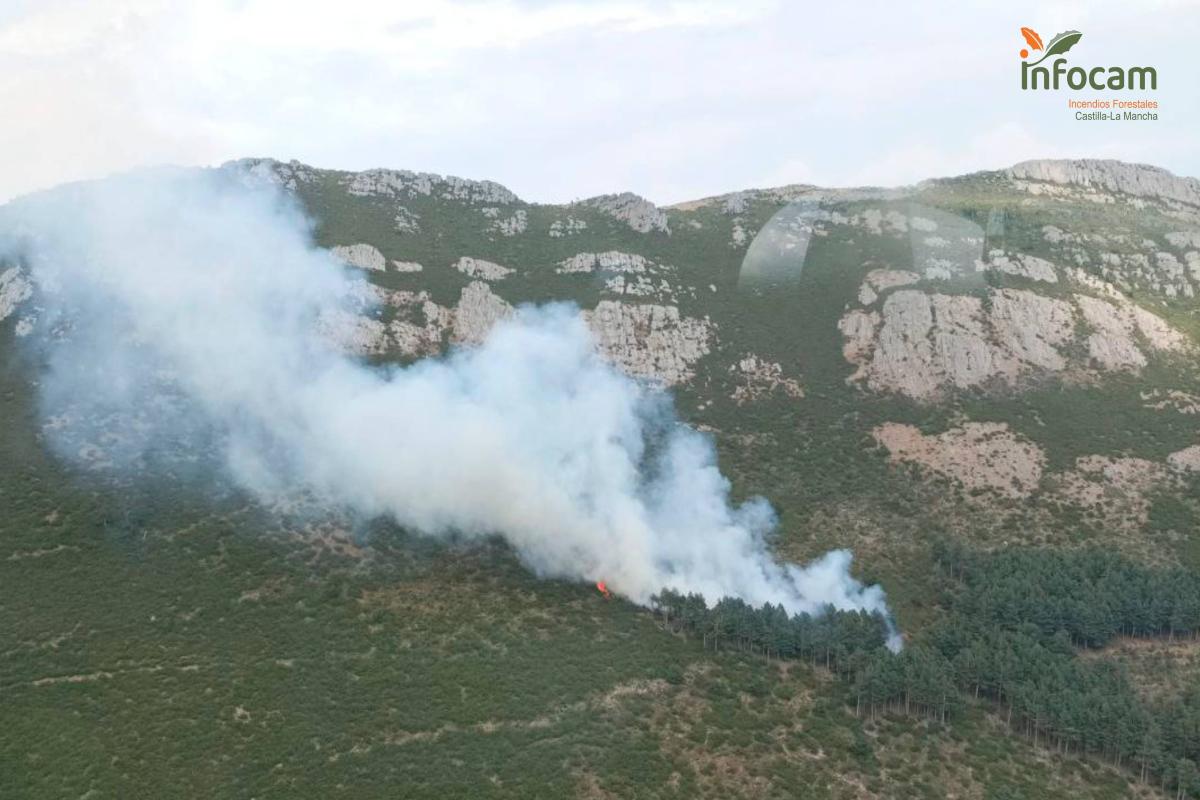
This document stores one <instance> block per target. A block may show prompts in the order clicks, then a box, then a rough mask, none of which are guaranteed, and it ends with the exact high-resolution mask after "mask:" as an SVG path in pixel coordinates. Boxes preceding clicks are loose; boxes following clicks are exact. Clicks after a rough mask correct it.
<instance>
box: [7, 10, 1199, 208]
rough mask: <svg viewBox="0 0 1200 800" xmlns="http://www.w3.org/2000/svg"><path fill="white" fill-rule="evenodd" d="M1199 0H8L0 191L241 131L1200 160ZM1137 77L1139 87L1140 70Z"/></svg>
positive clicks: (755, 170)
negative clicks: (1037, 38)
mask: <svg viewBox="0 0 1200 800" xmlns="http://www.w3.org/2000/svg"><path fill="white" fill-rule="evenodd" d="M1022 25H1027V26H1030V27H1032V28H1035V29H1036V30H1037V31H1039V32H1040V33H1041V34H1042V36H1043V38H1044V39H1045V40H1047V41H1048V40H1049V39H1050V37H1052V36H1053V35H1054V34H1055V33H1057V32H1059V31H1062V30H1067V29H1077V30H1080V31H1082V32H1083V34H1084V36H1083V39H1082V40H1081V42H1080V44H1078V45H1077V46H1076V48H1075V49H1074V50H1073V51H1072V53H1071V60H1072V63H1078V64H1080V65H1087V66H1115V65H1123V66H1133V65H1152V66H1155V67H1156V68H1157V69H1158V75H1159V89H1158V91H1157V92H1155V93H1152V94H1147V95H1146V96H1152V97H1153V98H1154V99H1157V100H1158V101H1159V103H1160V105H1161V106H1162V107H1161V108H1160V110H1159V112H1158V113H1159V120H1158V121H1157V122H1137V123H1135V122H1122V123H1102V122H1095V123H1091V122H1078V121H1076V120H1075V119H1074V118H1073V116H1072V115H1073V112H1071V111H1069V110H1068V109H1067V107H1066V105H1067V98H1068V97H1069V96H1076V97H1083V98H1088V99H1091V98H1093V97H1097V96H1100V97H1107V96H1109V95H1108V93H1107V92H1105V93H1094V92H1081V93H1072V92H1069V91H1062V92H1057V93H1049V92H1042V93H1037V94H1034V93H1030V92H1021V91H1020V89H1019V83H1020V68H1019V63H1020V57H1019V55H1018V51H1019V50H1020V49H1021V47H1023V46H1024V42H1023V40H1022V39H1021V37H1020V34H1019V32H1018V29H1019V28H1020V27H1021V26H1022ZM1197 42H1200V3H1198V2H1137V3H1130V2H1128V1H1127V0H1124V1H1123V2H1097V3H1083V2H1076V3H1071V2H1049V1H1045V0H1044V1H1043V2H1039V3H1032V2H1011V1H1008V2H994V3H993V2H979V3H963V2H946V3H928V4H909V3H896V2H881V3H851V2H843V3H828V2H822V3H807V2H795V0H792V1H791V2H788V1H786V0H733V1H732V2H724V1H722V0H708V1H707V2H706V1H704V0H699V1H697V2H649V0H589V1H587V2H549V0H422V1H421V2H419V3H418V2H412V3H409V2H404V0H337V2H300V1H298V0H175V1H174V2H171V1H170V0H0V108H3V114H2V115H0V199H6V198H8V197H11V196H13V195H14V194H19V193H22V192H26V191H30V190H32V189H37V188H42V187H45V186H49V185H53V184H55V183H59V182H62V181H65V180H71V179H77V178H86V177H93V176H97V175H104V174H107V173H110V172H112V171H115V170H121V169H125V168H129V167H132V166H137V165H145V164H161V163H181V164H212V163H219V162H221V161H224V160H226V159H229V158H236V157H241V156H250V155H256V156H274V157H276V158H281V159H290V158H297V159H300V160H301V161H304V162H307V163H310V164H314V165H317V166H323V167H337V168H344V169H363V168H367V167H374V166H386V167H395V168H407V169H415V170H426V171H433V172H443V173H452V174H456V175H461V176H464V177H471V178H491V179H494V180H497V181H500V182H501V183H504V184H505V185H507V186H509V187H510V188H512V189H513V190H514V191H516V192H517V193H518V194H520V195H521V196H522V197H524V198H526V199H528V200H534V201H546V202H549V201H561V200H569V199H571V198H575V197H585V196H588V195H593V194H599V193H603V192H611V191H620V190H626V189H629V190H633V191H636V192H638V193H640V194H643V195H645V196H647V197H649V198H651V199H652V200H655V201H657V202H660V203H666V202H673V201H678V200H684V199H689V198H694V197H699V196H703V195H707V194H713V193H717V192H722V191H729V190H733V189H739V188H746V187H750V186H764V185H773V184H781V183H792V182H813V183H819V184H825V185H849V184H863V183H873V184H898V183H908V182H913V181H916V180H920V179H922V178H927V177H933V176H938V175H947V174H956V173H961V172H966V171H970V170H975V169H983V168H994V167H1002V166H1007V165H1009V164H1011V163H1013V162H1016V161H1019V160H1022V159H1026V158H1034V157H1073V156H1097V157H1112V158H1123V159H1126V160H1132V161H1145V162H1150V163H1155V164H1159V165H1162V166H1165V167H1167V168H1168V169H1171V170H1173V171H1175V172H1177V173H1180V174H1188V175H1200V147H1198V146H1197V143H1196V140H1197V134H1196V131H1197V130H1200V99H1198V98H1200V91H1197V88H1196V87H1197V86H1200V53H1197V49H1196V48H1197V44H1196V43H1197ZM1137 96H1142V95H1141V94H1140V93H1139V95H1137Z"/></svg>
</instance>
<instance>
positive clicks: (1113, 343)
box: [1075, 295, 1186, 372]
mask: <svg viewBox="0 0 1200 800" xmlns="http://www.w3.org/2000/svg"><path fill="white" fill-rule="evenodd" d="M1075 302H1076V304H1077V305H1078V306H1079V308H1080V310H1081V311H1082V312H1083V318H1084V319H1085V320H1086V321H1087V323H1088V325H1089V326H1090V327H1091V328H1092V329H1093V330H1094V331H1095V332H1094V333H1092V334H1091V335H1089V336H1088V337H1087V346H1088V355H1089V356H1090V357H1091V358H1092V360H1093V361H1094V362H1096V364H1097V365H1099V367H1100V368H1101V369H1106V370H1125V371H1131V372H1136V371H1137V370H1139V369H1141V368H1142V367H1144V366H1145V365H1146V356H1145V354H1143V353H1142V350H1141V348H1139V347H1138V343H1137V341H1136V340H1135V338H1134V337H1135V334H1140V335H1141V337H1142V338H1143V340H1144V341H1145V342H1146V344H1147V345H1148V346H1149V347H1150V349H1152V350H1159V351H1166V352H1179V351H1181V350H1183V349H1184V346H1185V343H1186V339H1185V338H1184V336H1183V334H1181V333H1179V331H1176V330H1174V329H1173V328H1171V327H1170V326H1169V325H1167V324H1166V323H1165V322H1163V320H1161V319H1159V318H1158V317H1156V316H1155V315H1153V314H1151V313H1150V312H1149V311H1146V310H1145V309H1143V308H1141V307H1139V306H1135V305H1133V304H1132V303H1129V302H1109V301H1107V300H1101V299H1099V298H1096V297H1090V296H1088V295H1075Z"/></svg>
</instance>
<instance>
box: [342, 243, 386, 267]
mask: <svg viewBox="0 0 1200 800" xmlns="http://www.w3.org/2000/svg"><path fill="white" fill-rule="evenodd" d="M331 252H332V253H333V255H334V256H335V257H336V258H339V259H341V260H342V261H343V262H345V263H346V264H349V265H350V266H352V267H358V268H359V269H373V270H375V271H377V272H383V271H384V270H385V269H386V268H387V260H386V259H385V258H384V257H383V253H381V252H379V250H378V249H377V248H375V247H373V246H371V245H369V244H351V245H341V246H338V247H335V248H333V250H332V251H331Z"/></svg>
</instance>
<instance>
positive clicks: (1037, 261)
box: [977, 250, 1058, 283]
mask: <svg viewBox="0 0 1200 800" xmlns="http://www.w3.org/2000/svg"><path fill="white" fill-rule="evenodd" d="M984 266H986V267H987V268H988V269H993V270H996V271H997V272H1004V273H1006V274H1008V275H1016V276H1018V277H1021V278H1029V279H1030V280H1034V281H1043V282H1045V283H1058V273H1057V272H1055V270H1054V265H1053V264H1051V263H1050V262H1049V261H1047V260H1046V259H1044V258H1038V257H1036V256H1027V255H1020V254H1015V253H1014V254H1006V253H1005V252H1004V251H1003V250H993V251H991V252H990V253H989V254H988V262H987V264H986V265H985V264H983V262H980V264H979V265H978V267H984ZM978 267H977V268H978Z"/></svg>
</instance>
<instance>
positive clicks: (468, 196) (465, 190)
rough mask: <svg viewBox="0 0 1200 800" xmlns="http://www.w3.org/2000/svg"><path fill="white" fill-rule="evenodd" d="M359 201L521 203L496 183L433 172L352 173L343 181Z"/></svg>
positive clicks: (367, 171) (370, 171)
mask: <svg viewBox="0 0 1200 800" xmlns="http://www.w3.org/2000/svg"><path fill="white" fill-rule="evenodd" d="M342 184H343V185H344V186H345V187H346V191H347V193H349V194H352V195H355V196H357V197H435V198H439V199H442V200H459V201H462V202H465V203H469V204H472V205H474V204H487V205H507V204H509V203H517V202H520V198H518V197H517V196H516V195H515V194H513V193H512V192H510V191H509V190H508V189H506V188H505V187H503V186H501V185H500V184H498V183H495V182H493V181H471V180H466V179H464V178H457V177H455V176H453V175H447V176H445V177H443V176H441V175H436V174H434V173H431V172H410V171H409V170H392V169H369V170H366V171H364V172H351V173H348V174H347V175H346V177H345V178H343V180H342Z"/></svg>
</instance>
